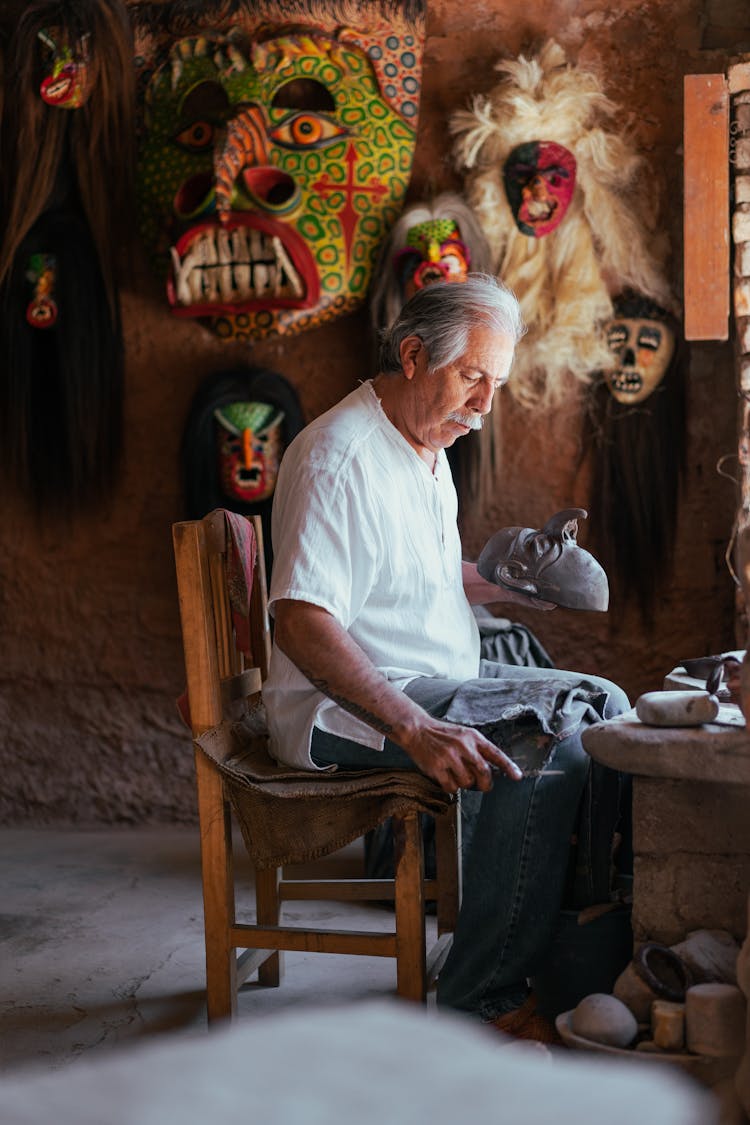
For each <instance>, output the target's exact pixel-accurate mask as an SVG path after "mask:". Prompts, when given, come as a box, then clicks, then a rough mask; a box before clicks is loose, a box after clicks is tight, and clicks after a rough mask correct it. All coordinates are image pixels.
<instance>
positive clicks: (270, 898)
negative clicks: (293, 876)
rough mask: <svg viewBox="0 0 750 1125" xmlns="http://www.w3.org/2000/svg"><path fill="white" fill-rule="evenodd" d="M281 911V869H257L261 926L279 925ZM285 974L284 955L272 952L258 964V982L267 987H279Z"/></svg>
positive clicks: (258, 910)
mask: <svg viewBox="0 0 750 1125" xmlns="http://www.w3.org/2000/svg"><path fill="white" fill-rule="evenodd" d="M280 912H281V905H280V901H279V869H278V868H277V867H272V868H270V869H268V870H265V871H261V870H259V869H258V868H256V869H255V913H256V917H257V919H258V925H260V926H278V924H279V918H280ZM283 975H284V955H283V954H282V953H281V952H278V953H272V954H271V956H270V957H268V958H267V959H266V960H265V961H264V962H263V964H262V965H259V966H258V983H259V984H262V985H264V986H265V987H266V988H278V987H279V985H280V983H281V978H282V976H283Z"/></svg>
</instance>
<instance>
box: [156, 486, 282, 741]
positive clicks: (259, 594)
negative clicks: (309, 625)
mask: <svg viewBox="0 0 750 1125" xmlns="http://www.w3.org/2000/svg"><path fill="white" fill-rule="evenodd" d="M227 516H228V514H227V513H225V511H224V509H222V508H217V509H216V510H215V511H213V512H211V513H209V515H207V516H205V517H204V518H203V519H202V520H189V521H185V522H183V523H176V524H175V525H174V527H173V529H172V537H173V542H174V551H175V561H176V564H177V589H178V595H179V601H180V618H181V621H182V634H183V641H184V652H185V671H186V675H187V695H188V701H189V708H190V726H191V729H192V732H193V735H194V736H198V735H200V734H203V733H204V731H207V730H209V729H210V728H212V727H214V726H217V725H218V724H219V723H220V722H221V720H222V717H223V715H224V711H225V708H226V706H227V705H228V704H230V703H233V702H235V701H237V700H240V699H248V698H252V697H253V696H257V694H258V693H259V692H260V689H261V685H262V681H263V680H264V679H265V677H266V675H267V674H268V665H269V660H270V650H271V635H270V629H269V623H268V601H267V593H266V570H265V562H264V556H263V529H262V526H261V520H260V517H259V516H250V517H245V516H238V515H237V514H236V513H230V514H229V518H231V520H232V521H237V520H243V519H246V520H248V522H249V523H250V524H251V525H252V528H253V530H254V533H255V559H254V565H253V566H252V579H251V581H250V589H249V591H248V627H249V649H248V651H247V654H245V653H242V652H241V651H240V650H239V648H238V646H237V630H236V627H235V621H234V618H233V607H232V603H231V598H230V591H229V586H228V563H229V553H230V551H231V549H232V539H231V531H230V529H229V526H228V518H227ZM235 613H236V608H235Z"/></svg>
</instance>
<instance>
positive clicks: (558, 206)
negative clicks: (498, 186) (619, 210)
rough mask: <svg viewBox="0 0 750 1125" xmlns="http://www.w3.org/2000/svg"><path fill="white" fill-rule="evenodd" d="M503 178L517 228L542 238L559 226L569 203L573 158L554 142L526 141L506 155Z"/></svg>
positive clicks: (573, 185)
mask: <svg viewBox="0 0 750 1125" xmlns="http://www.w3.org/2000/svg"><path fill="white" fill-rule="evenodd" d="M503 180H504V182H505V194H506V195H507V197H508V203H509V204H510V209H511V211H512V212H513V217H514V219H515V220H516V226H517V227H518V229H519V230H520V231H522V232H523V233H524V234H528V235H530V236H531V237H532V238H543V237H544V235H545V234H549V233H550V231H553V230H555V228H556V227H558V226H559V225H560V222H561V221H562V219H563V216H564V215H565V212H566V211H567V210H568V207H569V206H570V201H571V199H572V198H573V192H574V190H575V186H576V160H575V157H574V156H573V153H572V152H570V151H569V150H568V149H567V148H563V146H562V145H558V144H556V143H555V142H554V141H527V142H525V143H524V144H522V145H516V147H515V148H514V149H513V150H512V152H510V153H509V154H508V157H507V159H506V161H505V165H504V168H503Z"/></svg>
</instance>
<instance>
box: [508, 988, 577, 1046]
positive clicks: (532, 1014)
mask: <svg viewBox="0 0 750 1125" xmlns="http://www.w3.org/2000/svg"><path fill="white" fill-rule="evenodd" d="M492 1026H493V1027H496V1028H497V1029H498V1031H503V1032H504V1033H505V1034H506V1035H512V1036H513V1038H514V1039H534V1040H535V1041H536V1042H537V1043H548V1044H549V1045H550V1046H553V1047H562V1045H563V1041H562V1039H561V1038H560V1036H559V1035H558V1034H557V1029H556V1028H555V1025H554V1024H553V1023H550V1021H549V1020H548V1019H547V1018H546V1017H545V1016H543V1015H542V1014H541V1012H538V1011H537V1010H536V996H534V994H533V992H532V993H531V995H530V996H528V997H527V999H526V1000H525V1001H524V1002H523V1004H522V1005H521V1007H520V1008H516V1009H515V1010H514V1011H512V1012H505V1013H504V1014H503V1015H502V1016H498V1017H497V1019H496V1020H493V1021H492Z"/></svg>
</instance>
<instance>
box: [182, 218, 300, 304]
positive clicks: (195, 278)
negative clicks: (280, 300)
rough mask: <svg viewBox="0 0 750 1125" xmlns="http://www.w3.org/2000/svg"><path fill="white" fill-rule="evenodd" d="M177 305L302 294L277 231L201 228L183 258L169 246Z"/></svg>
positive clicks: (296, 275) (298, 280)
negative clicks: (202, 229)
mask: <svg viewBox="0 0 750 1125" xmlns="http://www.w3.org/2000/svg"><path fill="white" fill-rule="evenodd" d="M171 256H172V268H173V271H174V287H175V295H176V298H177V303H178V305H194V304H201V303H203V302H209V303H219V302H224V303H227V302H233V303H235V304H241V303H242V302H243V301H247V300H252V299H253V298H256V299H258V298H262V297H269V296H274V297H293V298H297V299H299V298H301V297H303V296H304V293H305V289H304V285H303V284H302V279H301V277H300V276H299V274H298V272H297V270H296V269H295V268H294V265H293V263H292V260H291V258H290V257H289V254H288V253H287V252H286V250H285V249H284V245H283V243H282V241H281V239H280V238H279V237H278V236H277V235H273V236H268V235H265V234H264V233H263V232H262V231H259V230H256V229H255V228H252V227H251V228H248V227H237V228H236V229H235V230H233V231H231V232H229V231H227V230H226V229H225V228H223V227H216V228H212V229H210V230H206V231H202V232H201V233H200V234H199V235H198V236H197V237H196V238H195V239H194V240H193V241H192V242H191V243H190V246H189V248H188V250H187V253H186V254H185V256H184V258H182V259H181V258H180V256H179V254H178V252H177V251H176V250H175V248H174V247H172V249H171Z"/></svg>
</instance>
